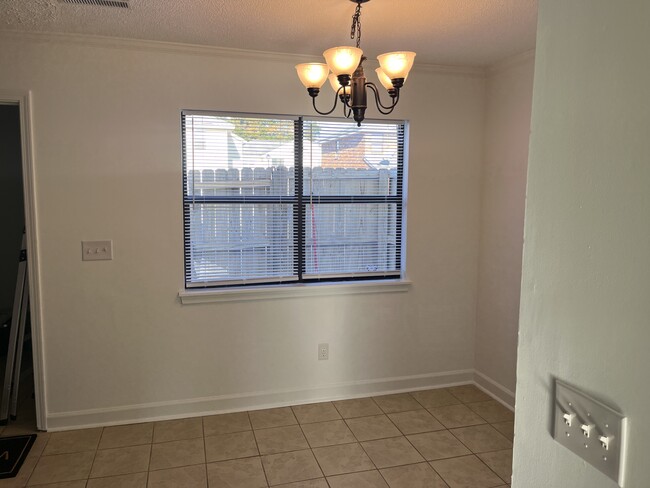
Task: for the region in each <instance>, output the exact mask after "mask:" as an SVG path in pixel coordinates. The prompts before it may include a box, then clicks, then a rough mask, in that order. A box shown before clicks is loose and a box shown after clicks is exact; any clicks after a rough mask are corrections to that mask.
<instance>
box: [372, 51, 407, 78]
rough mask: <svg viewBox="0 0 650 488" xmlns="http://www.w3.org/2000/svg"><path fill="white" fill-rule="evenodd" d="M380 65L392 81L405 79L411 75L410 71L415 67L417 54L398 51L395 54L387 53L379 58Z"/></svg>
mask: <svg viewBox="0 0 650 488" xmlns="http://www.w3.org/2000/svg"><path fill="white" fill-rule="evenodd" d="M377 59H378V60H379V65H380V66H381V69H382V70H383V71H384V73H385V74H386V76H388V78H390V79H391V80H394V79H396V78H404V79H406V77H407V76H408V75H409V71H411V68H412V67H413V61H414V60H415V53H414V52H411V51H398V52H394V53H386V54H381V55H379V56H377Z"/></svg>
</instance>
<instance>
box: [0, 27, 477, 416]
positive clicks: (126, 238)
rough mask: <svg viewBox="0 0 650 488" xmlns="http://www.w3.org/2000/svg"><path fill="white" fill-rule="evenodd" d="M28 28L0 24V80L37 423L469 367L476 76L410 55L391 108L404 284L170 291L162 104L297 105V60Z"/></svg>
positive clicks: (169, 112)
mask: <svg viewBox="0 0 650 488" xmlns="http://www.w3.org/2000/svg"><path fill="white" fill-rule="evenodd" d="M29 37H30V38H32V37H34V38H35V40H33V41H32V40H26V38H23V36H20V35H10V34H5V35H4V36H3V38H2V43H0V66H2V68H3V69H1V70H0V87H3V88H12V89H30V90H32V93H33V125H34V144H35V166H36V183H37V211H38V215H39V228H38V234H39V236H38V237H39V252H40V258H41V263H42V290H43V304H42V306H43V333H44V349H45V370H46V387H47V391H46V401H47V415H48V427H50V428H52V427H55V428H59V427H66V426H73V425H81V424H90V423H95V422H99V423H102V422H112V421H120V420H133V419H137V418H145V417H152V416H165V415H188V414H194V413H199V412H203V411H211V410H218V409H227V408H249V407H256V406H260V405H261V404H263V403H277V402H280V401H288V402H291V401H294V402H297V401H307V400H309V399H310V398H324V397H332V396H344V395H350V394H358V393H363V392H370V391H379V390H381V389H387V388H398V387H404V388H409V387H415V386H425V385H433V384H437V383H440V382H446V381H463V380H470V379H471V378H472V374H471V369H472V368H473V361H474V338H473V336H474V328H475V304H476V289H477V287H476V269H477V266H478V263H477V260H478V241H479V206H480V201H479V195H480V193H479V186H480V165H481V159H482V131H483V100H484V89H485V86H484V83H485V80H484V77H483V76H482V75H480V73H479V74H477V73H476V72H475V71H474V72H472V71H468V72H467V73H459V72H455V71H453V70H449V71H444V70H432V69H430V70H427V69H420V71H418V72H414V73H413V74H412V76H411V78H409V83H408V85H407V87H406V89H405V90H404V95H403V97H402V101H401V105H402V106H401V109H400V111H399V112H397V113H396V117H403V118H407V119H409V120H410V122H411V143H410V167H409V204H408V226H409V227H408V229H409V230H408V241H407V242H408V249H407V252H408V254H407V255H408V263H407V269H408V278H409V279H411V280H412V282H413V286H412V288H411V289H410V290H409V291H408V292H407V293H399V294H376V295H351V296H338V297H315V298H301V299H285V300H275V301H256V302H244V303H222V304H205V305H181V304H180V303H179V300H178V298H177V293H178V291H179V290H180V289H182V287H183V249H182V244H183V236H182V206H181V155H180V127H179V126H180V111H181V109H205V110H231V111H245V112H261V113H303V114H308V115H309V114H312V109H311V105H310V104H311V102H310V99H309V97H308V96H307V93H306V90H304V88H302V86H301V85H300V83H299V81H298V79H297V77H296V75H295V70H294V68H293V65H294V64H295V63H296V61H295V60H294V59H292V58H289V57H283V56H269V57H264V56H246V55H242V56H229V55H219V54H215V53H217V52H216V51H215V52H213V51H212V50H210V49H196V50H192V49H187V50H186V49H184V48H181V47H179V46H158V45H155V44H152V43H137V42H122V41H119V42H118V41H115V42H113V41H107V42H104V41H99V40H88V39H83V38H82V39H81V41H80V42H77V41H75V40H74V39H76V38H74V37H72V36H69V37H68V36H56V37H52V38H47V37H45V38H41V37H40V36H31V35H30V36H29ZM119 46H121V47H119ZM156 46H158V47H156ZM368 71H369V72H370V70H368ZM321 102H326V104H328V103H330V102H329V98H328V100H327V101H325V100H321ZM372 113H374V111H371V114H372ZM82 239H89V240H95V239H113V241H114V255H115V259H114V260H113V261H111V262H85V263H82V262H81V257H80V241H81V240H82ZM319 342H329V343H330V360H329V361H327V362H324V361H320V362H319V361H317V354H316V353H317V344H318V343H319ZM450 371H451V372H453V371H463V373H462V374H451V375H447V374H446V373H447V372H450ZM422 375H423V376H422ZM437 375H440V376H437ZM395 377H405V379H399V378H398V379H397V380H391V378H395ZM386 379H388V380H386ZM370 380H381V381H380V382H378V383H372V382H371V383H368V384H366V383H365V382H368V381H370ZM384 380H385V381H384ZM359 382H360V383H359ZM329 385H335V387H333V388H329V389H322V390H311V389H313V388H316V387H325V386H329ZM337 385H338V386H337ZM265 392H266V393H265ZM268 392H271V393H268ZM273 392H278V394H277V395H273V394H272V393H273ZM267 393H268V394H267ZM249 395H250V396H249ZM215 397H216V398H215Z"/></svg>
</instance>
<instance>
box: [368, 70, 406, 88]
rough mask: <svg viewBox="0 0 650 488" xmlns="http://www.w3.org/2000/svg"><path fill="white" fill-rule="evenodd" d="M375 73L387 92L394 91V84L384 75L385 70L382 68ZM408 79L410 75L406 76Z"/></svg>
mask: <svg viewBox="0 0 650 488" xmlns="http://www.w3.org/2000/svg"><path fill="white" fill-rule="evenodd" d="M375 73H377V78H379V83H381V84H382V85H383V87H384V88H386V90H393V89H394V88H395V87H394V86H393V82H392V81H391V79H390V78H389V77H388V76H387V75H386V73H384V70H383V69H381V68H377V69H376V70H375ZM406 78H408V75H406ZM406 78H404V81H406Z"/></svg>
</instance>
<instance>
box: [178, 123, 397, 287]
mask: <svg viewBox="0 0 650 488" xmlns="http://www.w3.org/2000/svg"><path fill="white" fill-rule="evenodd" d="M182 131H183V206H184V221H185V224H184V236H185V284H186V287H187V288H197V287H216V286H237V285H247V284H262V283H289V282H312V281H342V280H358V279H383V278H393V279H394V278H399V277H400V275H401V268H402V264H401V263H402V232H403V226H402V221H403V195H404V191H403V176H404V171H403V170H404V144H405V143H404V140H405V124H404V123H403V122H373V121H364V125H363V126H362V127H361V128H358V127H356V124H355V123H354V122H352V121H349V120H347V119H343V120H338V119H327V120H325V119H311V118H310V119H307V118H302V117H281V116H275V117H265V116H261V115H254V116H248V115H246V116H243V115H236V114H222V113H214V112H183V114H182Z"/></svg>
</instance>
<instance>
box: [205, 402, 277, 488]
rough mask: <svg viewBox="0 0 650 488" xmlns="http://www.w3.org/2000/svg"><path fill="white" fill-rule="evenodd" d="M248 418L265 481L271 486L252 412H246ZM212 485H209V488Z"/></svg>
mask: <svg viewBox="0 0 650 488" xmlns="http://www.w3.org/2000/svg"><path fill="white" fill-rule="evenodd" d="M246 418H248V423H249V424H250V426H251V434H253V440H254V441H255V449H257V454H258V455H259V457H260V464H261V465H262V473H264V480H265V481H266V486H271V484H270V483H269V476H268V475H267V474H266V468H265V467H264V461H263V460H262V452H261V451H260V445H259V443H258V442H257V436H256V435H255V428H254V427H253V422H252V421H251V415H250V412H248V411H247V412H246ZM209 486H210V485H209V484H208V487H209Z"/></svg>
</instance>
